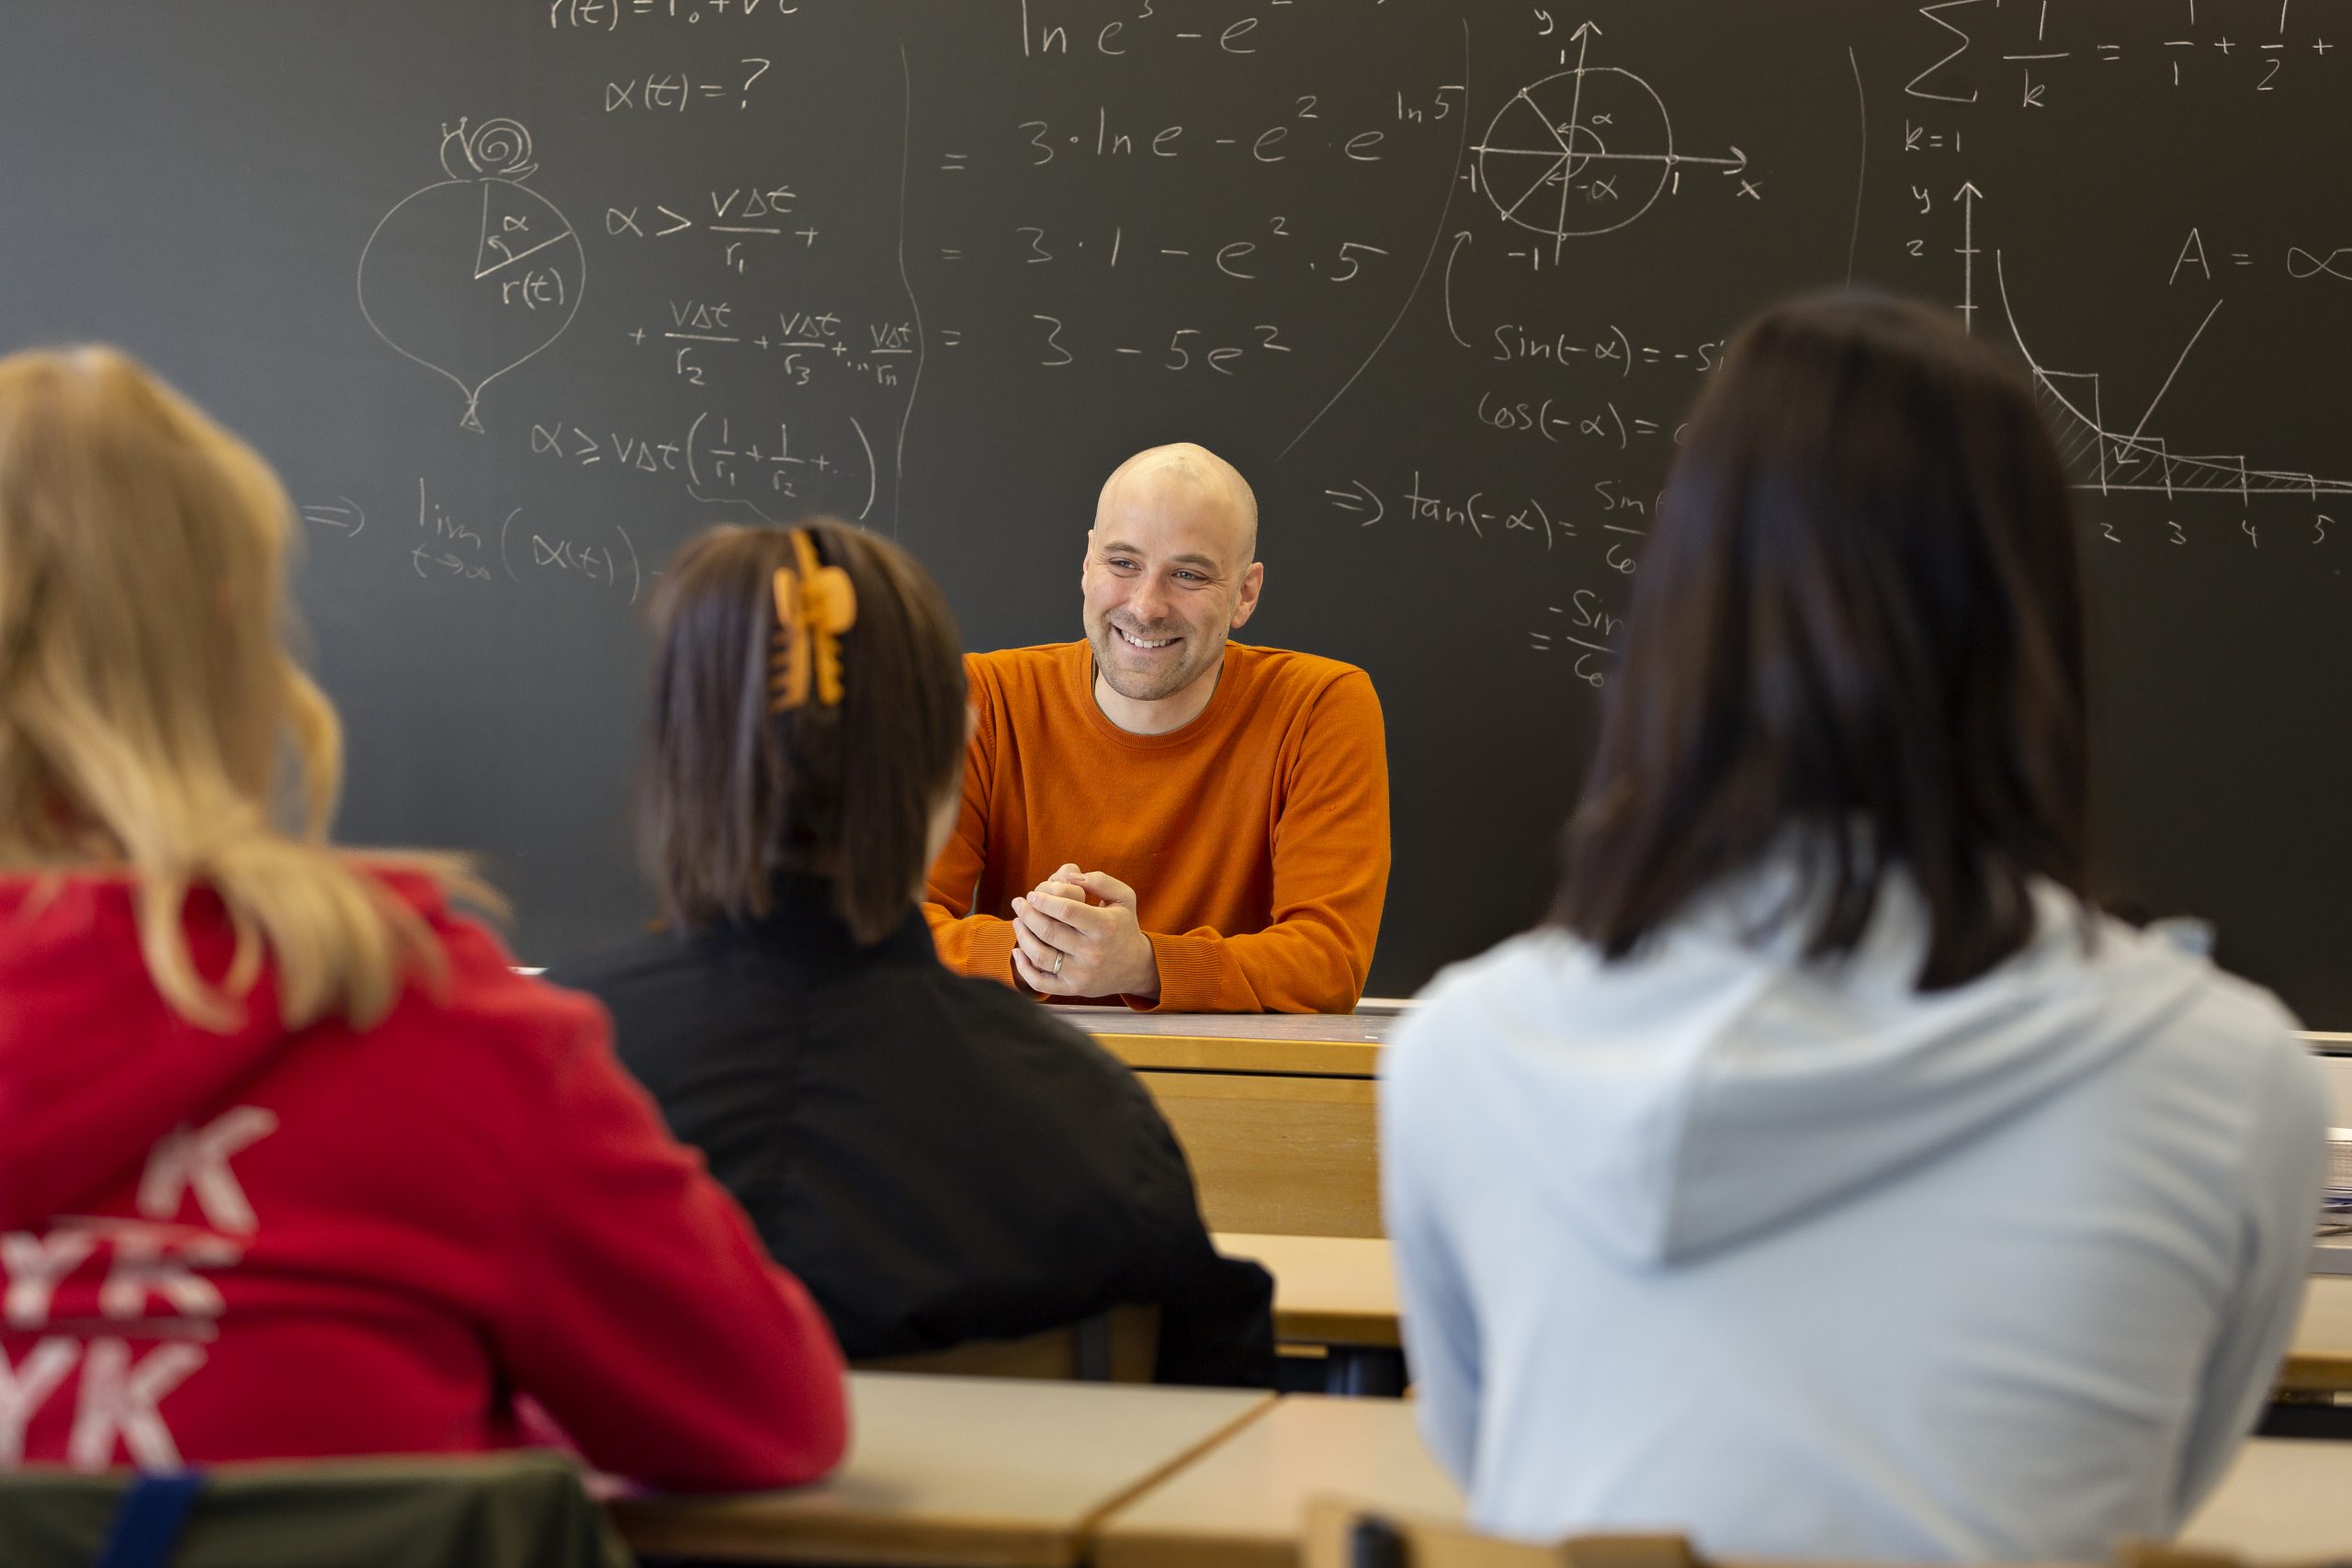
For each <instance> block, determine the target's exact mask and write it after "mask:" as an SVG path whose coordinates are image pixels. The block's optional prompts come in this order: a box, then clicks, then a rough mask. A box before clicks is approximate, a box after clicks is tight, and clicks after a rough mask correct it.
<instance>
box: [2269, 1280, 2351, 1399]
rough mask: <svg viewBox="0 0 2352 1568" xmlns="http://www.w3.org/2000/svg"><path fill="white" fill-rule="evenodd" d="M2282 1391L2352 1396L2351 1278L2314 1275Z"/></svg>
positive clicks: (2280, 1381)
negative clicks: (2349, 1394)
mask: <svg viewBox="0 0 2352 1568" xmlns="http://www.w3.org/2000/svg"><path fill="white" fill-rule="evenodd" d="M2278 1386H2279V1388H2280V1389H2281V1390H2282V1391H2285V1392H2288V1393H2352V1275H2344V1274H2314V1275H2312V1277H2311V1279H2310V1280H2307V1281H2306V1282H2305V1284H2304V1287H2303V1315H2302V1316H2301V1318H2300V1319H2299V1320H2297V1322H2296V1324H2295V1337H2294V1339H2293V1341H2292V1342H2291V1343H2290V1344H2289V1346H2288V1348H2287V1364H2286V1366H2285V1367H2283V1368H2281V1369H2280V1371H2279V1373H2278Z"/></svg>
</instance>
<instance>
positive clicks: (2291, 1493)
mask: <svg viewBox="0 0 2352 1568" xmlns="http://www.w3.org/2000/svg"><path fill="white" fill-rule="evenodd" d="M2346 1498H2352V1443H2344V1442H2325V1441H2320V1440H2316V1439H2312V1438H2303V1439H2294V1438H2254V1439H2253V1440H2252V1441H2250V1442H2248V1443H2247V1444H2246V1445H2245V1448H2243V1449H2241V1450H2238V1457H2237V1461H2236V1462H2235V1463H2233V1465H2231V1466H2230V1472H2229V1473H2228V1474H2227V1475H2225V1476H2223V1477H2222V1484H2221V1486H2220V1487H2219V1488H2218V1489H2217V1490H2216V1491H2215V1492H2214V1494H2213V1495H2212V1496H2211V1497H2209V1498H2207V1499H2206V1500H2205V1506H2203V1507H2201V1508H2199V1509H2198V1510H2197V1514H2196V1517H2193V1518H2191V1519H2190V1520H2189V1521H2188V1524H2187V1525H2186V1526H2184V1527H2183V1528H2182V1529H2181V1532H2180V1540H2181V1544H2182V1545H2184V1546H2191V1547H2201V1548H2205V1549H2207V1550H2209V1551H2234V1552H2237V1553H2239V1554H2240V1555H2241V1556H2245V1557H2255V1558H2269V1559H2272V1560H2274V1561H2275V1560H2278V1559H2284V1558H2302V1559H2310V1560H2319V1559H2326V1558H2340V1557H2343V1556H2344V1555H2345V1554H2346V1553H2347V1552H2352V1506H2346Z"/></svg>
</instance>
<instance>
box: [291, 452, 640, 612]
mask: <svg viewBox="0 0 2352 1568" xmlns="http://www.w3.org/2000/svg"><path fill="white" fill-rule="evenodd" d="M299 510H300V513H301V516H302V520H303V521H304V522H306V523H309V524H311V525H313V526H316V527H320V528H324V529H327V530H329V531H330V532H331V534H332V535H333V536H337V537H339V538H340V539H341V540H343V541H344V542H345V543H347V544H356V541H357V540H358V539H359V537H360V536H362V535H363V534H365V533H366V532H367V525H368V515H367V509H366V508H365V507H364V506H362V505H361V504H360V503H359V502H356V501H354V500H353V499H352V498H351V497H349V496H347V495H338V496H336V497H335V498H334V500H332V501H323V500H322V501H316V502H304V503H303V504H302V505H301V506H300V509H299ZM364 548H365V547H363V553H364ZM393 548H394V552H395V553H392V554H390V555H387V556H386V557H385V559H386V561H387V564H388V565H390V567H391V568H392V569H393V570H397V571H399V572H400V573H401V574H402V575H404V576H409V577H413V578H416V579H419V580H421V581H425V582H428V583H435V584H452V585H458V586H468V585H470V586H473V587H476V588H479V589H487V590H495V589H496V588H497V587H498V585H499V584H500V582H501V581H502V580H503V581H505V582H508V583H513V584H515V585H518V586H519V585H525V584H527V583H529V582H532V581H538V580H541V579H547V578H560V579H569V580H572V581H580V582H582V583H586V584H589V585H592V586H595V587H599V588H603V589H605V590H608V591H610V592H613V593H615V594H616V595H618V594H621V593H624V592H625V593H626V594H627V595H628V602H629V603H630V604H635V603H636V602H637V597H638V594H639V592H641V591H642V589H643V587H644V575H645V574H644V570H643V567H642V565H641V564H640V563H639V559H638V556H637V546H636V544H635V543H634V541H632V540H631V539H630V538H629V536H628V530H627V529H626V528H624V527H622V526H620V525H618V524H604V525H595V524H588V525H580V526H577V527H569V526H565V525H559V524H554V523H550V522H546V521H542V520H539V519H537V518H536V517H535V516H533V515H532V514H531V512H530V509H529V508H528V507H527V506H521V505H517V506H503V505H497V504H490V505H481V506H475V505H471V504H469V503H467V502H462V501H457V500H453V499H451V498H450V497H449V496H448V495H447V493H445V492H442V491H436V490H435V488H434V487H433V485H432V483H431V481H430V480H428V479H425V478H424V477H423V476H419V478H418V479H417V481H416V495H415V502H414V523H413V527H412V528H411V529H410V530H408V532H407V535H406V536H405V537H403V538H401V539H399V540H398V541H397V544H396V546H395V547H393Z"/></svg>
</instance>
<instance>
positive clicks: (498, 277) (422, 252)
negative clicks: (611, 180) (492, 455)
mask: <svg viewBox="0 0 2352 1568" xmlns="http://www.w3.org/2000/svg"><path fill="white" fill-rule="evenodd" d="M441 168H442V172H443V173H444V174H446V175H448V178H447V179H445V180H441V181H438V182H437V183H435V184H433V185H429V186H424V188H423V189H421V190H417V191H414V192H412V193H411V194H410V195H408V196H406V197H402V198H401V201H400V202H399V204H398V205H396V206H395V207H393V209H391V210H390V212H388V213H386V214H385V215H384V217H383V219H382V220H381V221H379V223H378V224H377V225H376V227H375V230H374V231H373V232H371V233H370V234H369V235H368V243H366V245H364V246H363V247H361V250H360V253H359V283H358V287H359V311H360V314H361V315H363V316H365V317H366V318H367V321H368V326H369V327H370V328H371V329H372V330H373V331H374V332H375V333H376V335H377V336H378V337H379V338H381V339H383V340H384V342H385V343H386V344H388V345H390V347H391V348H392V349H393V350H394V351H396V352H398V353H400V354H401V355H405V356H407V357H408V358H410V359H413V360H414V361H415V362H416V363H417V364H419V365H422V366H424V367H425V368H426V369H428V370H431V371H434V372H435V373H436V374H438V375H441V376H445V377H447V378H448V379H449V380H450V381H451V382H452V383H453V384H455V385H456V387H457V388H458V390H459V391H460V392H462V393H464V394H465V400H466V405H465V413H464V415H463V417H462V418H460V419H459V421H458V423H459V424H460V425H462V426H463V427H464V428H466V429H468V430H471V431H475V432H477V433H479V432H480V431H481V428H482V424H481V415H480V407H481V394H482V389H483V388H485V387H487V386H489V385H490V384H491V383H492V381H495V380H496V379H498V378H499V377H501V376H503V375H505V374H506V373H507V372H508V371H509V370H512V369H514V368H515V367H516V366H518V365H521V364H522V363H524V362H525V361H526V360H528V359H530V358H531V357H532V356H533V355H537V354H538V353H540V352H541V351H542V350H544V349H546V348H547V346H548V344H552V343H554V342H555V340H556V339H557V338H559V337H560V336H562V335H563V330H564V328H566V327H568V326H570V325H571V318H572V317H573V315H574V314H576V313H577V312H578V310H579V309H580V296H581V292H582V288H584V287H585V286H586V283H587V260H586V257H585V255H584V254H583V253H582V249H581V245H580V238H579V236H578V235H577V234H575V233H573V232H572V229H571V223H570V222H569V221H568V220H566V219H565V218H564V216H563V214H562V213H561V212H560V211H558V210H557V209H556V207H555V205H554V203H552V202H550V201H548V199H547V197H543V196H541V195H539V193H538V192H537V191H535V190H533V189H531V188H530V187H529V186H526V185H525V184H524V183H523V182H524V181H526V180H527V179H529V178H530V177H531V175H533V174H534V173H536V172H537V168H538V165H537V164H534V163H533V162H532V161H531V133H530V132H529V131H528V130H525V129H524V128H523V127H522V126H521V125H520V124H518V123H516V122H515V121H514V120H511V119H492V120H485V121H484V122H482V124H481V125H480V126H476V127H473V128H472V129H470V130H469V129H468V122H467V121H466V120H464V119H459V120H458V123H457V124H456V126H454V127H452V126H449V125H447V124H445V125H443V126H442V128H441Z"/></svg>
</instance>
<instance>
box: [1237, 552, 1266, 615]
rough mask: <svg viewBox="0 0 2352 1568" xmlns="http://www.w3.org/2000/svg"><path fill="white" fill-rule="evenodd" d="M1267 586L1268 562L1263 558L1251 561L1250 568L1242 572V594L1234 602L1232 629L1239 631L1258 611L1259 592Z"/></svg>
mask: <svg viewBox="0 0 2352 1568" xmlns="http://www.w3.org/2000/svg"><path fill="white" fill-rule="evenodd" d="M1265 586H1266V563H1265V562H1264V561H1261V560H1253V561H1251V562H1250V570H1247V571H1245V572H1243V573H1242V574H1241V594H1240V597H1239V598H1238V599H1236V600H1235V601H1234V603H1233V625H1232V626H1231V627H1230V629H1231V630H1233V631H1237V632H1238V631H1239V630H1240V629H1241V627H1242V624H1243V623H1244V622H1246V621H1248V620H1249V619H1250V616H1251V615H1256V614H1257V613H1258V594H1259V593H1260V592H1261V590H1263V589H1264V588H1265Z"/></svg>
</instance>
